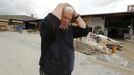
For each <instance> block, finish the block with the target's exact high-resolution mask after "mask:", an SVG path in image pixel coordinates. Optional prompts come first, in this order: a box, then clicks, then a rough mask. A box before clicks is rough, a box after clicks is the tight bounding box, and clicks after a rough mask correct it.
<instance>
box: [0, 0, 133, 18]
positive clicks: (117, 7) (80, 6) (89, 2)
mask: <svg viewBox="0 0 134 75" xmlns="http://www.w3.org/2000/svg"><path fill="white" fill-rule="evenodd" d="M61 2H67V3H70V4H71V5H72V6H73V7H74V8H75V10H76V11H77V12H79V13H80V14H97V13H110V12H123V11H127V5H132V4H134V0H85V1H84V0H0V15H31V14H35V16H36V17H39V18H43V17H44V16H45V15H46V14H48V13H49V12H51V11H52V10H53V9H54V8H55V7H56V5H57V4H58V3H61Z"/></svg>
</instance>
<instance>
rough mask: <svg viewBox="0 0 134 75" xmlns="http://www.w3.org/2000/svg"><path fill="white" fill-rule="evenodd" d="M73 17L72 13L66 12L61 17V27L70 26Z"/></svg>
mask: <svg viewBox="0 0 134 75" xmlns="http://www.w3.org/2000/svg"><path fill="white" fill-rule="evenodd" d="M72 17H73V13H72V12H64V13H63V14H62V17H61V25H63V26H68V25H69V23H70V22H71V20H72Z"/></svg>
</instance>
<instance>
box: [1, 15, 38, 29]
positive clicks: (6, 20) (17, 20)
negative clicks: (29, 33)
mask: <svg viewBox="0 0 134 75" xmlns="http://www.w3.org/2000/svg"><path fill="white" fill-rule="evenodd" d="M40 21H41V19H35V18H33V17H30V16H25V15H0V22H1V24H0V25H1V26H0V27H5V24H6V28H7V29H5V30H8V28H9V29H12V28H16V27H18V26H24V27H25V29H35V30H39V24H40ZM7 25H8V26H9V27H7ZM10 27H12V28H10ZM0 29H3V28H0Z"/></svg>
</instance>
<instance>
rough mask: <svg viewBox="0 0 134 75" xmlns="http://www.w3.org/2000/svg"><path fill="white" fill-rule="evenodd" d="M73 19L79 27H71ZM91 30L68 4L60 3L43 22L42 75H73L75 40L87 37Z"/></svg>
mask: <svg viewBox="0 0 134 75" xmlns="http://www.w3.org/2000/svg"><path fill="white" fill-rule="evenodd" d="M72 19H74V20H75V22H76V24H77V26H73V25H70V22H71V21H72ZM88 32H89V28H88V27H87V26H86V24H85V22H84V21H83V20H82V18H81V17H80V16H79V14H78V13H76V12H75V10H74V9H73V7H72V6H71V5H69V4H67V3H60V4H58V6H57V7H56V8H55V9H54V11H52V12H51V13H49V14H48V15H47V16H46V17H45V18H44V19H43V20H42V22H41V25H40V35H41V58H40V75H71V72H72V71H73V67H74V47H73V38H79V37H83V36H86V35H87V34H88Z"/></svg>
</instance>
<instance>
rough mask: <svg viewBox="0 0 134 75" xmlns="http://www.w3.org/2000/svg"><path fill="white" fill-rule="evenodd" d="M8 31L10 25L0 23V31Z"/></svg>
mask: <svg viewBox="0 0 134 75" xmlns="http://www.w3.org/2000/svg"><path fill="white" fill-rule="evenodd" d="M7 30H8V23H5V22H0V31H7Z"/></svg>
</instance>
